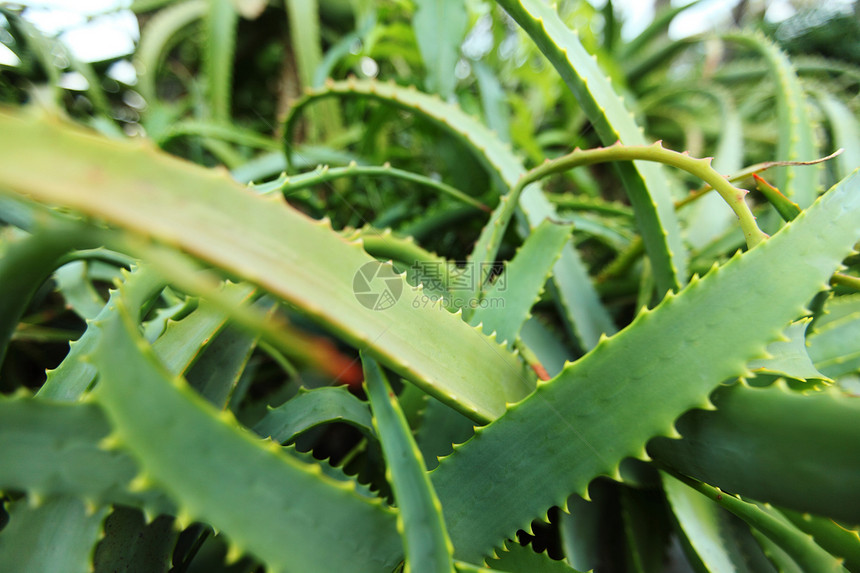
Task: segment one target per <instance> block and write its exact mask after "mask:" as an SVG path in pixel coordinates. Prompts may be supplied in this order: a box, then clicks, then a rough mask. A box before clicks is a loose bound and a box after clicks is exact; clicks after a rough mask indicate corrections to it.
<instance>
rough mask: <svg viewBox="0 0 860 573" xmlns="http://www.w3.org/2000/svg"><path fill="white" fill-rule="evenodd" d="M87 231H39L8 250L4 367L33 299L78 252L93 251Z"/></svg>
mask: <svg viewBox="0 0 860 573" xmlns="http://www.w3.org/2000/svg"><path fill="white" fill-rule="evenodd" d="M93 246H96V245H95V244H93V243H92V237H91V236H90V233H88V232H87V231H86V230H81V229H76V228H74V227H72V226H68V225H57V226H54V227H53V228H45V229H37V230H36V232H35V234H33V235H31V236H29V237H25V238H23V239H20V240H18V241H16V242H14V243H12V244H10V245H8V246H7V248H6V250H5V252H4V253H3V256H2V258H0V364H2V363H3V358H4V357H5V355H6V351H7V350H8V348H9V341H10V340H11V339H12V333H13V332H14V331H15V328H16V327H17V326H18V322H19V321H20V320H21V317H22V315H23V314H24V311H25V310H26V309H27V305H28V304H29V303H30V299H31V298H32V296H33V294H35V292H36V290H37V289H38V288H39V287H40V286H42V283H43V282H45V281H46V280H47V279H48V278H49V277H50V276H51V273H53V272H54V270H56V269H57V268H58V267H59V266H60V265H61V261H62V259H63V257H64V256H65V255H66V254H67V253H68V252H70V251H72V250H74V249H75V248H91V247H93Z"/></svg>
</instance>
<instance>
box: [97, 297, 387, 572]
mask: <svg viewBox="0 0 860 573" xmlns="http://www.w3.org/2000/svg"><path fill="white" fill-rule="evenodd" d="M116 307H117V311H118V312H116V313H115V314H114V315H113V316H112V317H111V318H109V319H108V320H106V321H105V322H104V323H103V324H102V325H101V328H102V329H103V330H104V333H103V336H102V342H101V344H100V345H99V347H98V349H97V350H96V353H95V355H94V357H93V360H94V363H95V364H96V365H97V367H98V368H99V372H100V382H99V385H98V387H97V389H96V392H95V394H96V396H97V398H98V400H99V402H100V403H101V404H103V405H104V407H105V410H106V412H107V414H108V417H109V418H110V420H111V422H112V424H113V426H114V428H115V430H116V434H115V440H116V441H117V442H119V443H122V444H125V446H126V447H128V449H129V450H130V451H131V452H133V454H134V455H135V457H136V458H137V459H138V460H139V461H140V464H141V468H142V472H143V473H142V475H141V477H139V478H138V481H139V482H142V484H146V483H152V484H159V485H160V486H161V487H163V488H164V491H166V492H167V493H168V495H170V497H171V498H173V499H174V500H175V501H176V502H177V504H178V506H179V507H180V510H179V521H180V525H181V526H184V525H185V524H187V523H188V522H190V521H192V520H199V521H204V522H208V523H210V524H211V525H213V526H214V527H217V528H218V529H220V530H221V531H223V532H224V533H225V534H226V535H227V536H228V537H229V538H230V540H231V543H232V544H233V547H234V551H235V552H237V553H238V554H241V553H242V552H245V551H247V552H251V553H252V554H254V555H256V556H257V557H258V558H260V559H262V560H263V561H264V562H265V563H266V564H267V565H268V566H270V567H271V568H272V569H273V570H275V571H306V570H310V569H326V570H331V571H337V570H341V571H342V570H351V571H378V570H380V569H383V568H385V567H388V568H391V567H393V566H394V565H395V564H396V562H397V559H398V554H399V553H400V550H399V547H398V545H399V543H398V539H397V536H396V533H395V530H394V515H393V512H391V511H390V510H388V509H387V508H385V507H383V506H382V505H381V504H380V503H379V501H378V500H373V501H371V500H368V499H366V498H364V497H361V496H359V495H358V494H356V492H355V486H354V484H352V483H347V482H341V481H336V480H333V479H331V478H328V477H326V476H323V474H322V473H321V469H320V468H319V466H318V465H316V464H312V463H305V462H302V461H299V460H298V459H297V458H296V457H293V456H288V455H285V454H283V453H282V452H281V451H280V450H281V448H280V446H277V445H275V446H267V445H266V444H264V443H263V442H261V441H260V440H258V439H256V438H255V437H253V436H252V435H251V434H250V432H248V431H247V430H245V429H244V428H241V427H239V425H238V423H237V422H236V421H235V418H233V416H232V414H229V413H227V412H222V413H221V414H220V417H219V413H218V411H217V410H215V409H214V408H213V407H212V406H210V405H209V403H208V402H206V401H205V400H204V399H203V398H201V397H200V396H198V395H197V394H196V393H195V392H194V391H193V390H191V389H190V388H189V387H188V385H187V384H186V383H185V382H184V381H183V380H182V379H181V378H177V377H176V376H173V375H171V374H170V373H169V372H167V371H166V370H165V369H164V367H163V366H162V365H160V364H159V363H158V362H157V359H156V358H155V356H154V355H153V353H152V351H151V350H150V349H149V347H148V346H146V344H145V342H144V341H143V340H141V339H140V337H139V335H138V334H137V332H136V330H137V328H136V325H135V324H133V323H132V321H131V317H130V316H129V315H128V311H127V310H126V307H125V302H124V301H123V300H122V299H120V300H119V301H117V303H116ZM212 444H217V447H214V448H213V447H212ZM271 444H274V443H273V442H271ZM353 523H362V524H363V527H361V528H355V527H353V526H352V524H353Z"/></svg>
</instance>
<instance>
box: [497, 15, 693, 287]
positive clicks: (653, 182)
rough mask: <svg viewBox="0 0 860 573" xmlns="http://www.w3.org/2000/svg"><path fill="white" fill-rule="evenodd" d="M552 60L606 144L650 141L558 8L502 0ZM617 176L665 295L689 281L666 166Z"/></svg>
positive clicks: (636, 166)
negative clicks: (626, 195)
mask: <svg viewBox="0 0 860 573" xmlns="http://www.w3.org/2000/svg"><path fill="white" fill-rule="evenodd" d="M498 4H499V5H500V6H502V8H504V9H505V11H507V12H508V14H510V15H511V17H512V18H513V19H514V20H516V21H517V23H518V24H519V25H520V26H522V28H523V29H524V30H525V31H526V32H527V33H528V34H529V36H531V38H532V40H534V42H535V43H536V44H537V46H538V48H540V50H541V51H542V52H543V53H544V55H545V56H546V57H547V58H549V60H550V62H551V63H552V64H553V66H554V67H555V69H556V70H557V71H558V73H559V74H560V75H561V77H562V79H563V80H564V81H565V83H566V84H567V86H568V87H569V88H570V90H571V91H572V92H573V94H574V96H576V99H577V101H578V102H579V104H580V106H581V107H582V109H583V110H584V111H585V113H586V116H587V117H588V119H589V121H590V122H591V124H592V125H593V126H594V129H595V131H597V134H598V136H599V137H600V139H601V141H602V142H603V144H604V145H612V144H613V143H615V142H617V141H620V142H622V143H624V144H625V145H644V144H645V143H647V142H646V141H645V138H644V136H643V135H642V130H641V129H640V128H639V126H637V125H636V122H635V121H634V119H633V116H632V115H631V114H630V112H629V111H628V110H627V109H626V108H625V106H624V103H623V102H622V100H621V98H620V97H619V96H618V95H617V94H616V92H615V91H614V90H613V88H612V85H611V84H610V82H609V80H608V79H607V78H606V74H605V72H603V71H602V70H601V69H600V67H599V66H598V65H597V60H596V59H595V58H593V57H592V56H591V55H590V54H589V53H588V52H586V51H585V49H584V48H583V47H582V44H580V42H579V39H578V38H577V35H576V33H575V32H573V31H571V30H570V29H568V28H567V26H566V25H565V24H564V22H562V20H561V19H560V18H559V17H558V14H556V12H555V10H554V9H553V8H551V7H550V6H549V5H547V4H545V3H544V2H542V1H540V0H498ZM618 172H619V174H620V176H621V180H622V181H623V183H624V187H625V189H626V190H627V194H628V197H629V198H630V202H631V203H632V204H633V208H634V210H635V211H636V221H637V223H638V226H639V229H640V231H641V233H642V238H643V239H644V241H645V246H646V249H647V251H648V254H649V256H650V257H651V261H652V265H653V267H654V270H655V277H656V279H657V286H658V288H659V289H660V291H661V293H663V292H666V291H668V290H677V289H678V288H680V287H681V286H682V285H683V284H684V283H685V282H686V274H687V273H686V266H687V263H686V249H685V248H684V245H683V242H682V241H681V229H680V227H679V225H678V220H677V218H676V216H675V210H674V205H673V201H672V197H671V195H670V194H669V185H668V181H667V180H666V177H665V175H664V174H663V172H662V171H661V168H660V167H659V166H657V165H653V164H648V163H641V162H637V163H629V164H621V165H619V166H618Z"/></svg>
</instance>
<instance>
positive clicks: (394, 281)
mask: <svg viewBox="0 0 860 573" xmlns="http://www.w3.org/2000/svg"><path fill="white" fill-rule="evenodd" d="M0 130H2V131H3V132H4V133H6V134H7V137H4V138H2V141H0V152H2V153H3V154H4V157H6V159H7V161H8V163H7V165H8V166H9V167H10V168H9V169H5V170H4V171H3V173H2V174H0V184H2V186H3V188H4V189H9V190H13V191H16V192H17V193H18V194H21V195H23V196H25V197H30V198H31V199H36V200H38V201H40V202H45V203H49V204H58V205H63V206H64V207H67V208H71V209H73V210H78V211H81V212H82V213H85V214H87V215H88V216H90V217H94V218H97V219H102V220H105V221H107V222H109V223H111V224H113V225H117V226H120V227H122V228H123V229H125V232H127V233H129V234H131V235H132V236H133V237H137V240H140V238H157V239H158V240H159V241H161V242H163V243H167V244H169V245H174V246H175V247H174V248H179V249H182V250H184V251H187V252H189V253H191V254H193V255H194V256H196V257H198V258H200V259H202V260H204V261H207V262H209V263H212V264H214V265H217V266H219V267H220V268H222V269H225V270H227V271H229V272H230V273H234V274H236V275H239V276H242V277H244V278H246V279H248V280H250V281H252V282H254V283H256V284H258V285H260V286H262V287H263V288H265V289H266V290H268V291H270V292H272V293H273V294H275V295H276V296H278V297H280V298H282V299H284V300H286V301H287V302H289V303H291V304H293V305H295V306H296V307H297V308H298V309H299V310H301V311H303V312H304V313H306V314H308V315H310V316H311V317H313V318H314V319H315V320H317V321H318V322H320V323H321V324H323V325H324V326H326V327H327V328H328V329H329V330H330V331H332V332H334V333H336V334H337V335H338V336H340V337H342V338H343V339H344V340H345V341H347V342H349V343H351V344H353V345H354V346H356V347H359V348H363V349H366V351H367V352H368V353H369V354H372V355H373V356H375V357H376V358H378V359H379V360H380V361H382V362H383V363H384V364H386V365H387V366H389V367H390V368H392V369H393V370H394V371H395V372H397V373H398V374H400V375H402V376H404V377H405V378H407V379H409V380H410V381H412V382H414V383H415V384H418V385H419V386H420V387H421V388H422V389H423V390H425V391H427V392H428V393H430V394H432V395H434V396H436V397H437V398H439V399H440V400H443V401H445V402H446V403H448V404H450V405H452V406H454V407H456V408H459V409H460V410H461V411H463V412H464V413H466V414H467V415H469V416H470V417H473V418H474V419H476V420H488V419H491V418H492V417H494V416H496V415H499V414H501V412H503V411H504V404H505V403H506V402H509V401H513V400H517V399H519V398H522V397H523V396H524V395H525V394H526V393H528V392H529V391H530V390H531V388H532V383H531V382H530V381H529V379H528V378H527V377H524V375H523V368H522V366H521V365H520V362H519V360H518V358H517V357H516V356H514V355H513V354H512V353H510V352H508V351H507V350H505V349H504V348H501V347H500V346H499V345H498V344H496V343H494V342H492V341H490V340H489V338H488V337H486V336H484V335H483V334H481V333H480V332H477V331H476V330H475V329H473V328H472V327H470V326H469V325H467V324H465V323H464V322H463V321H462V320H461V319H460V318H459V317H458V316H455V315H451V314H450V313H448V312H447V311H444V310H441V309H439V308H438V307H436V306H433V307H430V306H427V307H422V306H420V305H418V307H417V308H415V307H414V306H415V305H413V302H414V301H415V300H416V297H417V296H419V292H418V291H416V290H414V289H413V288H412V287H411V286H410V285H408V284H407V283H406V282H405V281H404V280H403V278H401V277H398V276H397V275H396V274H394V273H393V272H392V271H391V267H389V266H385V265H380V264H379V263H378V262H376V260H375V259H374V258H372V257H370V256H369V255H367V254H366V253H365V252H364V251H363V250H362V249H361V246H360V244H356V243H352V244H350V243H348V242H347V241H345V240H344V239H343V238H341V237H340V236H339V235H338V234H337V233H334V232H333V231H332V229H331V227H330V225H329V224H328V222H327V221H322V222H316V221H313V220H311V219H309V218H307V217H306V216H305V215H303V214H301V213H300V212H298V211H296V210H294V209H292V208H290V207H289V206H288V205H286V204H285V203H284V202H282V201H281V200H280V199H278V198H277V197H272V198H269V199H267V198H264V197H260V196H258V195H255V194H253V193H251V192H249V191H248V190H247V189H246V188H243V187H242V186H240V185H238V184H236V183H234V182H232V181H230V180H229V179H228V178H227V177H225V176H223V175H217V174H214V173H213V172H211V171H207V170H205V169H202V168H200V167H197V166H194V165H191V164H189V163H186V162H184V161H180V160H177V159H174V158H171V157H168V156H167V155H164V154H161V153H159V152H156V151H154V150H151V149H147V148H145V147H143V148H142V147H141V146H140V145H137V144H134V143H123V142H116V141H109V140H106V139H101V138H97V137H93V135H92V134H90V133H88V132H83V131H80V130H78V129H76V128H73V127H71V126H68V125H64V124H60V123H57V122H56V121H49V120H38V119H32V118H29V119H24V118H23V117H21V116H10V115H6V114H0ZM47 142H51V144H50V145H48V143H47ZM54 145H63V146H64V149H67V150H68V152H67V153H64V154H63V155H61V156H58V155H56V154H55V153H53V151H52V149H53V147H52V146H54ZM46 164H52V165H53V166H54V169H55V170H60V171H62V172H63V173H64V174H65V175H64V177H63V178H62V180H60V179H58V178H56V177H54V176H53V174H52V173H51V172H48V171H46V170H45V169H43V168H42V167H40V166H43V165H46ZM94 176H95V177H97V178H98V183H97V184H94V181H93V180H92V177H94ZM179 205H181V207H179ZM138 245H139V247H138V248H141V249H143V250H146V251H147V252H149V253H151V254H152V256H157V257H159V260H158V261H157V262H158V263H159V264H160V265H162V266H164V265H168V264H173V263H175V262H176V261H177V260H178V259H177V256H175V255H173V254H172V253H171V250H170V249H166V248H163V247H157V248H156V247H149V246H147V244H145V243H138ZM156 253H157V254H156ZM368 264H369V265H371V266H370V267H365V265H368ZM363 267H365V268H366V270H367V269H370V270H374V269H375V271H376V272H381V273H383V275H382V276H383V277H386V276H387V277H388V278H387V279H386V280H388V281H390V282H389V283H385V284H386V285H387V286H386V288H394V289H396V290H399V291H400V296H399V298H397V299H396V300H395V301H394V303H393V306H391V307H390V308H387V309H385V310H373V308H372V307H371V306H369V305H366V303H363V302H361V301H360V300H359V299H358V298H357V297H356V295H355V293H354V288H355V285H356V284H357V283H356V282H355V281H356V277H357V276H358V274H357V273H358V272H359V270H360V269H362V268H363ZM179 272H180V273H181V274H182V275H183V276H188V277H190V275H189V272H190V270H189V271H187V272H186V270H185V267H182V269H181V270H180V271H179ZM386 273H387V274H386ZM195 276H196V275H195ZM359 286H360V285H359ZM376 288H377V290H380V289H381V287H380V286H379V285H378V284H377V286H376ZM374 292H375V291H373V290H372V289H371V291H370V294H373V293H374ZM213 295H214V293H213ZM436 356H446V357H448V359H446V360H444V361H441V360H436V359H435V357H436ZM475 363H478V364H481V368H480V369H475V368H473V367H472V365H473V364H475Z"/></svg>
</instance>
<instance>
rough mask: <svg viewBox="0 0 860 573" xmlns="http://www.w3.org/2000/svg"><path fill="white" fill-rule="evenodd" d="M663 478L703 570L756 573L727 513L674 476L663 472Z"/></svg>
mask: <svg viewBox="0 0 860 573" xmlns="http://www.w3.org/2000/svg"><path fill="white" fill-rule="evenodd" d="M661 477H662V478H663V491H665V493H666V499H667V500H668V501H669V504H670V505H671V508H672V512H673V514H674V516H675V519H676V520H677V521H678V524H679V526H680V530H681V532H682V533H683V535H684V536H685V537H686V540H687V543H688V544H689V546H690V548H691V549H692V550H693V551H694V552H695V558H696V559H698V561H699V562H700V564H701V566H702V568H703V569H702V570H704V571H739V572H747V571H749V572H750V573H753V572H751V571H750V569H749V567H747V564H746V559H744V556H743V555H742V553H741V551H740V548H739V547H737V545H736V544H735V542H734V539H733V538H732V535H731V534H730V531H727V525H726V523H725V517H724V516H723V514H724V513H725V510H724V509H722V508H720V506H718V505H717V504H716V503H714V502H713V501H711V500H709V499H708V498H707V497H705V496H704V495H702V494H700V493H698V492H696V491H693V490H691V489H690V488H689V487H687V486H685V485H684V484H683V483H681V482H680V481H678V480H676V479H675V478H673V477H672V476H670V475H668V474H665V473H661Z"/></svg>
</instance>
